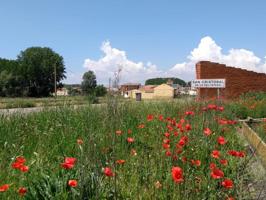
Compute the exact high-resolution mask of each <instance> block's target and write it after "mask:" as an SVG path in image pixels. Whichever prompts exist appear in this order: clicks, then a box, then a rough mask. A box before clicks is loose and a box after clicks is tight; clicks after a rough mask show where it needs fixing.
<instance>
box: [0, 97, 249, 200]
mask: <svg viewBox="0 0 266 200" xmlns="http://www.w3.org/2000/svg"><path fill="white" fill-rule="evenodd" d="M202 106H203V105H202V103H194V102H182V103H180V101H170V102H150V103H143V102H138V103H134V102H130V101H128V102H127V103H118V101H117V100H116V99H115V98H110V99H107V104H106V105H103V106H98V107H95V106H94V107H93V106H88V107H86V108H79V109H76V110H74V109H71V108H60V109H56V110H53V111H49V110H47V111H44V112H40V113H32V114H30V115H27V116H18V115H14V116H9V117H8V118H7V117H4V116H2V117H1V119H0V138H1V140H0V147H1V151H0V160H1V162H0V169H1V171H0V186H1V185H3V184H11V186H10V189H9V190H8V191H6V192H3V193H1V192H0V199H7V200H9V199H11V200H13V199H20V197H19V195H18V194H17V190H18V188H19V187H22V186H24V187H26V188H27V189H28V192H27V194H26V196H25V199H60V200H61V199H97V200H98V199H193V200H194V199H226V198H227V197H228V196H234V197H235V198H236V199H250V196H249V194H248V190H247V184H248V183H249V181H251V180H252V177H250V175H249V170H247V167H248V162H249V161H250V159H249V157H248V156H246V157H245V158H236V157H232V156H230V155H228V154H227V151H228V150H237V151H242V150H245V147H244V146H243V145H242V143H241V142H240V141H239V139H238V136H237V132H236V127H235V126H232V125H224V126H221V125H219V124H218V123H217V121H216V120H215V119H216V118H217V117H219V118H224V117H226V118H230V119H233V118H234V115H233V114H232V113H231V112H230V111H226V112H216V111H207V112H202V111H201V107H202ZM187 110H193V111H194V112H195V116H184V113H185V111H187ZM148 114H152V115H153V116H154V120H152V121H149V122H148V121H147V119H146V117H147V115H148ZM159 115H163V116H164V119H168V120H165V121H160V120H158V116H159ZM225 115H226V116H225ZM181 118H184V119H185V120H186V122H185V124H188V123H189V124H190V125H191V126H192V130H191V131H184V133H181V132H180V130H178V136H174V135H173V132H174V131H169V130H168V128H167V125H171V123H170V122H173V121H176V122H177V123H178V122H179V120H180V119H181ZM171 120H172V121H171ZM139 124H145V127H144V128H143V129H140V128H138V125H139ZM185 124H184V125H183V126H185ZM171 126H172V127H174V125H173V124H172V125H171ZM205 127H209V128H210V129H211V130H212V131H213V134H212V135H210V136H209V137H206V136H205V135H204V134H203V128H205ZM128 129H130V130H132V134H130V135H129V134H128V133H127V131H128ZM176 129H177V128H175V130H176ZM116 130H122V132H123V134H122V135H117V134H115V132H116ZM165 132H170V133H171V136H170V140H171V147H170V149H169V150H170V151H171V152H172V154H173V155H176V156H177V159H176V160H175V159H173V158H172V157H167V156H165V151H166V150H164V149H163V147H162V143H163V139H164V138H165V136H164V133H165ZM182 136H187V137H188V144H187V145H185V146H184V147H183V151H182V153H179V154H176V153H175V152H176V144H177V143H178V142H179V140H180V138H181V137H182ZM218 136H224V137H225V138H226V140H227V141H228V142H227V144H226V145H224V146H222V145H218V144H217V137H218ZM127 137H133V138H134V139H135V142H134V143H132V144H129V143H128V142H127V141H126V139H127ZM77 139H82V140H83V142H84V143H83V144H82V145H78V144H77ZM132 149H134V150H135V151H136V153H137V155H135V156H134V155H132V154H131V151H132ZM214 149H217V150H219V151H220V152H221V157H222V158H224V159H227V160H228V166H222V165H221V164H220V163H219V160H218V159H215V158H212V157H211V156H210V154H211V152H212V150H214ZM17 156H24V157H25V158H26V160H27V162H26V165H28V166H29V167H30V169H29V171H28V172H26V173H22V172H20V171H18V170H15V169H12V167H11V164H12V162H14V159H15V158H16V157H17ZM65 157H75V158H77V164H76V165H75V167H74V168H73V169H70V170H66V169H63V168H62V167H61V166H60V164H61V163H62V162H63V161H64V158H65ZM184 157H186V159H187V162H183V161H182V160H183V159H182V158H184ZM118 159H124V160H126V163H125V164H124V165H117V164H115V161H116V160H118ZM192 159H195V160H196V159H199V160H201V165H200V166H199V167H196V166H192V165H191V162H190V161H191V160H192ZM212 162H213V163H215V164H216V165H217V166H218V167H219V168H220V169H222V170H223V172H224V174H225V177H226V178H230V179H231V180H233V181H234V187H233V188H232V189H225V188H223V187H222V186H221V182H222V180H224V179H217V180H214V179H212V178H211V177H210V173H211V170H210V169H209V165H210V163H212ZM107 166H108V167H111V168H112V169H113V171H114V173H115V174H116V175H115V177H106V176H105V175H104V173H103V171H102V169H103V168H104V167H107ZM173 166H179V167H181V168H182V169H183V173H184V182H182V183H180V184H176V183H174V181H173V180H172V176H171V169H172V167H173ZM69 179H76V180H78V187H76V188H70V187H69V186H67V181H68V180H69ZM156 182H159V183H160V184H161V187H156ZM157 186H158V185H157Z"/></svg>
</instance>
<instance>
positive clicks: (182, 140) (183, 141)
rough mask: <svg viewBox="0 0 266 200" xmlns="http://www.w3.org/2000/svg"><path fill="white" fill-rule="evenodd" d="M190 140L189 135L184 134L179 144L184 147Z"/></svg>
mask: <svg viewBox="0 0 266 200" xmlns="http://www.w3.org/2000/svg"><path fill="white" fill-rule="evenodd" d="M187 142H188V137H187V136H183V137H181V138H180V140H179V142H178V144H179V145H180V146H181V147H183V146H184V145H186V143H187Z"/></svg>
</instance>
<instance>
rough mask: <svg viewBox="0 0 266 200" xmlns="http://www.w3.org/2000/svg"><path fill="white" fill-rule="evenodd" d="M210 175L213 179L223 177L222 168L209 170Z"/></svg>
mask: <svg viewBox="0 0 266 200" xmlns="http://www.w3.org/2000/svg"><path fill="white" fill-rule="evenodd" d="M211 177H212V178H213V179H219V178H223V177H224V173H223V171H222V170H220V169H218V168H214V169H213V170H212V171H211Z"/></svg>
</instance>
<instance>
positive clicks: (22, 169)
mask: <svg viewBox="0 0 266 200" xmlns="http://www.w3.org/2000/svg"><path fill="white" fill-rule="evenodd" d="M19 170H20V171H22V172H27V171H29V167H28V166H26V165H22V166H20V168H19Z"/></svg>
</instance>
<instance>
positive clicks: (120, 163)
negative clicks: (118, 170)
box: [116, 160, 126, 165]
mask: <svg viewBox="0 0 266 200" xmlns="http://www.w3.org/2000/svg"><path fill="white" fill-rule="evenodd" d="M125 162H126V161H125V160H117V161H116V164H119V165H122V164H124V163H125Z"/></svg>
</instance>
